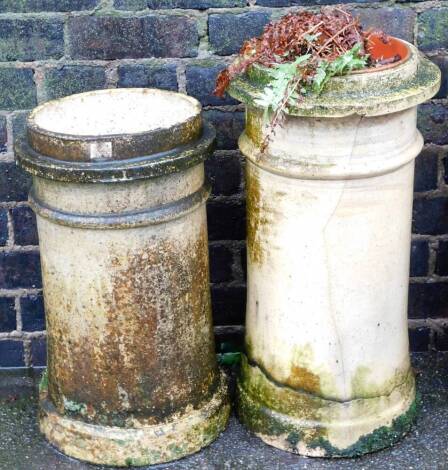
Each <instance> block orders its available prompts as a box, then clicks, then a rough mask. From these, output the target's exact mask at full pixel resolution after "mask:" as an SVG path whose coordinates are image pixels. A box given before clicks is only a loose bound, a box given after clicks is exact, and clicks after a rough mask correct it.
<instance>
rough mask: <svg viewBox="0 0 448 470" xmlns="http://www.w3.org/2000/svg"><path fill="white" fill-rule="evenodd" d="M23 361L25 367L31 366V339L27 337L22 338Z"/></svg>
mask: <svg viewBox="0 0 448 470" xmlns="http://www.w3.org/2000/svg"><path fill="white" fill-rule="evenodd" d="M23 362H24V363H25V367H31V366H32V360H31V341H30V339H29V338H26V337H24V338H23Z"/></svg>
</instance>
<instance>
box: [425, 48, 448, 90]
mask: <svg viewBox="0 0 448 470" xmlns="http://www.w3.org/2000/svg"><path fill="white" fill-rule="evenodd" d="M429 59H430V60H431V61H432V62H434V63H435V64H437V65H438V67H439V68H440V70H441V72H442V83H441V84H440V90H439V91H438V93H437V95H436V96H434V98H447V97H448V56H446V55H437V56H434V57H429Z"/></svg>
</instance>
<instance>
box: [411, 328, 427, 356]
mask: <svg viewBox="0 0 448 470" xmlns="http://www.w3.org/2000/svg"><path fill="white" fill-rule="evenodd" d="M429 333H430V329H429V328H428V327H426V326H422V327H418V328H410V329H409V346H410V349H411V351H413V352H423V351H428V349H429Z"/></svg>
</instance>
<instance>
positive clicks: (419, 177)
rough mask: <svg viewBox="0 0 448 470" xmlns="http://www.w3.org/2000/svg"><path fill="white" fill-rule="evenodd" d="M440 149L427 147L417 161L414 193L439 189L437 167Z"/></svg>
mask: <svg viewBox="0 0 448 470" xmlns="http://www.w3.org/2000/svg"><path fill="white" fill-rule="evenodd" d="M438 156H439V149H438V148H437V147H433V146H431V147H426V148H424V149H423V150H422V152H421V153H420V155H419V157H418V158H417V159H416V161H415V179H414V191H417V192H419V191H430V190H432V189H437V165H438Z"/></svg>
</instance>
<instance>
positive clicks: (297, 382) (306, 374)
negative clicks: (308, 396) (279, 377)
mask: <svg viewBox="0 0 448 470" xmlns="http://www.w3.org/2000/svg"><path fill="white" fill-rule="evenodd" d="M286 383H287V385H289V386H290V387H292V388H296V389H300V390H304V391H306V392H309V393H320V391H321V390H320V378H319V376H318V375H316V374H315V373H314V372H311V371H310V370H309V369H307V368H306V367H301V366H296V365H294V366H292V367H291V374H290V375H289V377H288V380H287V382H286Z"/></svg>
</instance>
